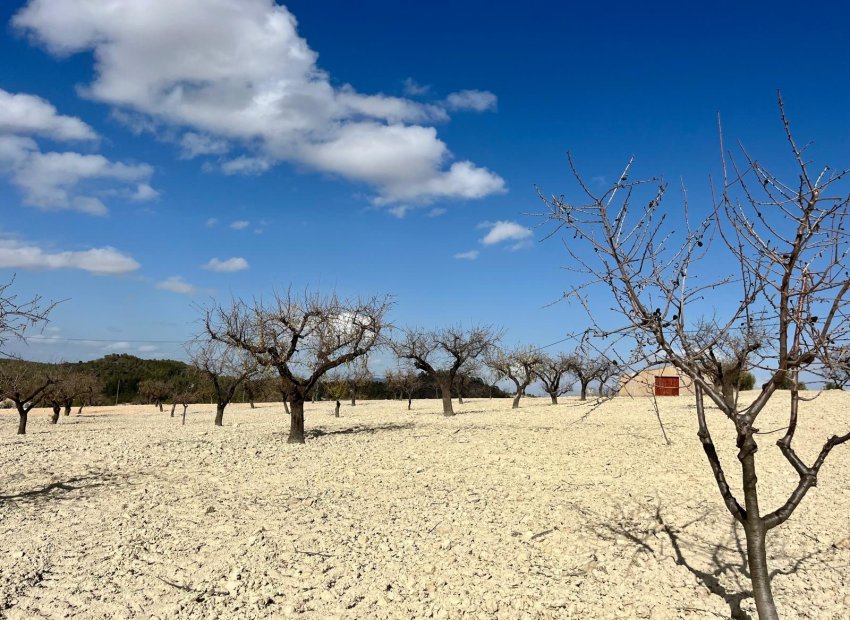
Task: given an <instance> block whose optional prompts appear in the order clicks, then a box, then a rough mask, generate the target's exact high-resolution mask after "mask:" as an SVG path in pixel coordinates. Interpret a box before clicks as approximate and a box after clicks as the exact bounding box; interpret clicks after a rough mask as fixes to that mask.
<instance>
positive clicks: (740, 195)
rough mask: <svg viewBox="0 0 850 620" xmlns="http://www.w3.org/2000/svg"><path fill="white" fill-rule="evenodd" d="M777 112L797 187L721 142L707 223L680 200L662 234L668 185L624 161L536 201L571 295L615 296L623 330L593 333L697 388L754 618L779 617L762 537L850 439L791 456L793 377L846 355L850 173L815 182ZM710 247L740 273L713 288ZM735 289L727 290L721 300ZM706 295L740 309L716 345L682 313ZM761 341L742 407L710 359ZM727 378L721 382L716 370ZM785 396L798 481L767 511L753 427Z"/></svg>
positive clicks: (796, 398) (720, 326)
mask: <svg viewBox="0 0 850 620" xmlns="http://www.w3.org/2000/svg"><path fill="white" fill-rule="evenodd" d="M779 106H780V112H781V117H782V123H783V126H784V128H785V134H786V137H787V141H788V144H789V146H790V151H791V154H792V156H793V160H794V161H795V162H796V166H797V174H796V177H795V178H794V179H793V180H791V181H790V182H783V181H782V180H780V179H779V178H778V177H777V176H775V175H774V174H773V173H771V172H770V171H769V170H767V169H766V168H765V167H764V166H763V165H762V164H761V163H759V162H758V161H757V160H755V159H753V158H752V157H751V156H750V155H749V154H748V153H747V152H746V151H744V152H743V157H742V158H743V163H741V164H739V163H738V162H737V161H736V160H735V158H734V157H733V156H732V155H731V154H727V153H726V152H725V151H724V149H723V146H722V137H721V148H720V152H721V154H722V166H723V170H722V179H723V182H722V187H721V188H719V190H717V191H714V192H713V195H714V196H715V200H714V205H713V209H712V211H711V212H710V213H709V214H708V216H707V217H706V218H705V219H703V220H702V221H699V222H691V220H690V215H689V209H688V205H687V194H685V204H684V209H683V210H682V211H681V212H682V213H683V214H684V217H683V218H680V219H679V221H681V219H683V220H684V225H683V226H682V227H680V228H679V230H678V231H676V232H673V231H666V230H663V229H662V227H663V225H664V224H663V223H664V217H663V215H661V203H662V199H663V197H664V195H665V192H666V185H665V184H664V182H663V181H659V180H658V179H651V180H650V181H640V180H632V179H631V178H630V175H631V167H632V162H631V161H630V162H629V163H628V165H627V166H626V168H625V170H624V171H623V173H622V174H620V175H619V177H618V178H617V181H616V182H615V183H614V184H613V186H611V187H610V188H609V189H608V190H607V191H605V192H602V193H595V192H593V191H591V190H590V188H589V187H588V186H587V185H586V184H585V183H583V181H582V180H581V177H580V175H579V174H578V173H577V172H576V168H575V166H574V165H573V162H572V159H570V164H571V166H572V169H573V172H574V175H575V177H576V179H577V181H578V183H579V186H580V188H581V190H582V191H583V192H584V195H585V197H586V198H585V199H584V200H583V201H582V202H579V203H573V202H571V201H568V200H566V199H565V198H563V197H557V196H555V197H552V198H546V197H544V196H543V195H542V194H541V198H543V200H544V201H545V203H546V205H547V206H548V210H549V215H550V217H551V219H552V220H553V221H554V222H555V223H556V225H557V226H558V227H559V228H562V229H564V230H566V231H567V232H568V233H569V234H570V235H571V236H573V237H574V238H575V239H577V240H578V243H576V241H573V242H572V243H570V244H569V245H568V251H569V252H571V253H572V254H574V255H575V258H576V260H577V261H578V264H580V265H582V266H583V268H584V269H586V271H587V274H588V276H589V278H588V280H587V281H586V282H584V283H582V284H580V285H578V287H576V288H575V289H573V290H572V291H571V292H570V293H569V295H570V296H571V297H573V298H579V299H581V300H582V301H583V303H587V299H588V295H585V294H584V293H586V292H587V289H588V287H594V286H596V285H601V286H603V287H604V289H605V290H606V291H608V293H609V294H611V295H613V297H614V302H615V303H614V305H615V307H616V308H618V309H619V311H620V315H621V316H622V318H623V319H624V324H622V325H619V326H617V325H611V326H608V325H602V324H600V323H597V322H594V327H593V331H594V333H596V334H598V335H601V336H607V337H612V338H613V337H617V338H622V337H629V338H630V339H632V340H633V342H634V343H635V356H634V357H635V359H643V360H644V361H646V360H649V359H653V358H654V359H658V358H659V357H661V358H663V359H665V360H667V361H668V363H670V364H672V365H673V366H675V367H676V368H677V369H679V371H680V372H682V373H683V374H685V375H687V376H688V377H689V378H690V379H691V380H692V381H693V384H694V390H695V404H696V418H697V427H698V433H697V435H698V437H699V439H700V441H701V442H702V445H703V450H704V452H705V455H706V458H707V460H708V463H709V465H710V467H711V471H712V473H713V474H714V478H715V482H716V484H717V487H718V490H719V491H720V495H721V497H722V499H723V503H724V504H725V505H726V508H727V509H728V510H729V512H730V514H731V515H732V516H733V517H734V519H735V520H736V521H737V522H738V523H740V524H741V526H742V527H743V530H744V533H745V537H746V548H747V549H746V550H747V565H748V568H749V574H750V578H751V581H752V585H753V595H754V599H755V604H756V608H757V609H758V614H759V618H760V619H761V620H776V619H778V617H779V615H778V612H777V609H776V604H775V602H774V599H773V593H772V590H771V573H770V570H769V567H768V558H767V543H766V538H767V534H768V532H769V531H770V530H772V529H774V528H776V527H778V526H780V525H781V524H783V523H784V522H785V521H787V520H788V518H789V517H790V516H791V515H792V514H793V512H794V511H795V510H796V509H797V507H798V506H799V505H800V503H801V502H802V500H803V498H804V497H805V496H806V494H807V493H808V492H809V491H810V490H811V489H812V488H813V487H814V486H815V485H816V483H817V479H818V474H819V472H820V470H821V467H822V466H823V464H824V463H825V462H826V460H827V458H828V457H829V455H830V453H831V452H832V450H833V449H834V448H835V447H836V446H839V445H841V444H844V443H846V442H848V441H850V432H845V434H843V435H837V434H836V435H832V436H831V437H829V438H827V439H826V440H825V442H824V443H823V446H822V448H821V450H820V452H819V454H818V455H817V457H816V458H815V459H814V461H812V462H811V463H807V462H805V461H804V460H803V458H802V457H801V456H800V455H798V454H797V452H796V450H795V449H794V447H793V445H792V443H793V440H794V435H795V433H796V431H797V420H798V415H799V410H800V403H801V397H800V394H799V387H800V386H799V378H800V373H801V372H803V371H805V372H810V373H818V372H820V373H823V372H824V371H826V372H827V373H828V371H829V370H830V369H833V368H835V367H836V366H837V365H838V364H840V362H839V360H840V356H841V352H842V351H846V350H847V347H848V344H850V343H848V340H850V315H848V314H847V312H846V306H847V301H846V296H847V294H848V292H850V274H848V271H847V266H846V264H845V263H846V259H847V257H848V256H849V255H850V238H848V234H847V227H848V224H850V222H848V220H850V217H848V215H850V214H848V204H850V197H848V195H847V193H846V192H845V193H844V195H841V193H840V190H839V183H840V182H841V181H842V180H843V179H845V177H846V176H847V175H848V174H850V170H843V171H840V170H839V171H836V170H833V169H832V168H830V167H824V168H822V169H821V170H819V171H818V172H815V173H812V172H810V167H811V164H810V163H809V162H808V161H807V157H808V156H807V155H804V150H803V149H800V148H799V147H798V146H797V143H796V142H795V140H794V138H793V136H792V133H791V131H790V125H789V122H788V119H787V118H786V116H785V112H784V109H783V107H782V101H781V99H780V102H779ZM648 184H651V185H648ZM645 187H649V188H651V190H650V193H649V195H648V196H646V198H647V200H646V202H644V203H642V204H640V205H639V206H638V208H637V209H635V208H634V203H635V201H637V200H638V199H639V198H640V197H641V196H642V191H643V189H644V188H645ZM715 240H717V241H718V243H719V246H720V247H719V251H723V252H725V253H727V255H728V259H727V260H730V261H731V263H732V264H734V265H735V268H736V270H738V271H737V273H735V275H734V276H729V277H725V278H721V279H719V280H714V281H711V280H707V281H701V280H696V279H695V269H696V267H697V266H698V264H699V261H700V260H701V259H703V258H706V257H711V259H712V260H715V253H714V252H713V251H712V248H713V246H714V243H712V242H713V241H715ZM588 250H590V251H588ZM579 253H580V255H579ZM733 285H734V286H735V287H736V290H735V292H734V293H729V294H726V295H724V294H723V292H724V291H725V290H726V289H727V287H729V286H733ZM709 292H710V293H711V296H712V299H722V298H726V299H730V300H735V302H734V303H733V304H732V305H731V307H730V308H728V309H724V310H728V312H725V314H724V316H723V318H722V320H712V322H711V323H712V325H714V326H715V328H714V329H713V330H712V335H711V337H710V338H709V339H708V340H707V341H704V342H696V343H695V342H694V341H693V338H691V333H692V332H693V330H694V329H695V327H697V326H698V324H699V320H700V319H699V317H698V316H697V317H689V311H691V310H693V308H694V307H695V306H696V307H697V308H700V306H701V307H704V306H705V304H706V295H707V294H708V293H709ZM586 307H587V308H588V314H589V316H590V319H591V321H594V315H593V314H592V312H591V311H590V308H589V306H586ZM714 310H715V311H718V308H714ZM699 311H700V310H699V309H698V310H697V312H699ZM762 333H763V334H766V337H765V339H764V344H765V346H766V348H767V349H768V352H769V355H766V356H764V357H763V358H762V359H761V360H760V366H759V367H760V369H761V370H762V371H764V372H766V373H767V375H768V378H767V380H766V382H765V383H764V384H763V385H762V388H761V391H760V392H759V393H758V394H756V395H755V397H754V398H753V399H752V401H751V402H748V403H747V404H745V405H741V404H739V403H738V400H737V398H734V397H733V398H730V393H729V391H728V390H727V391H726V393H724V389H723V386H724V385H726V384H727V382H726V381H721V382H720V386H719V387H718V383H717V376H716V374H714V375H713V374H712V372H710V370H709V369H708V368H707V367H706V364H705V360H706V356H709V357H710V356H711V352H710V350H711V349H714V348H718V347H720V346H722V342H723V340H724V339H725V338H728V337H730V336H732V335H736V336H740V337H742V339H743V342H745V343H746V342H752V341H755V340H758V339H759V336H758V335H760V334H762ZM746 348H747V347H745V349H746ZM721 366H722V362H721ZM721 371H722V372H723V373H724V374H725V372H726V371H725V369H723V368H722V367H721ZM714 372H715V373H716V368H715V371H714ZM733 385H734V384H733ZM783 385H788V386H789V388H790V389H789V391H788V392H787V396H786V397H785V398H787V399H788V418H787V420H788V424H787V426H786V427H785V433H784V435H783V436H782V437H780V438H779V440H778V441H777V442H776V445H777V447H778V448H779V451H780V452H781V454H782V456H783V457H784V458H785V459H786V460H787V462H788V464H789V466H790V467H791V468H792V469H793V470H794V471H795V472H796V473H797V475H798V477H799V481H798V483H797V485H796V488H795V489H794V490H793V491H792V492H791V493H790V495H788V496H787V499H786V500H785V502H784V503H783V504H782V505H780V506H779V507H777V508H776V509H775V510H772V511H770V512H766V513H765V512H763V511H762V506H761V505H760V502H759V499H760V498H759V487H758V482H759V480H758V475H757V463H756V454H757V451H758V443H757V441H758V438H759V436H758V432H759V424H758V419H759V416H760V414H761V413H762V412H763V411H764V409H765V406H766V405H767V404H768V402H769V401H770V400H771V399H772V398H773V397H774V396H775V395H777V393H778V390H780V389H781V387H782V386H783ZM706 396H707V397H708V399H709V400H710V401H711V402H712V403H714V405H715V406H716V408H717V411H718V412H719V413H720V414H721V415H723V416H724V417H725V418H726V419H727V420H728V421H729V423H730V424H731V425H732V427H733V428H734V431H735V435H736V447H737V449H738V450H737V458H738V463H739V466H740V474H741V487H742V489H743V500H744V501H743V503H741V502H740V501H739V500H738V498H737V497H736V496H735V494H734V492H733V491H732V489H731V488H730V486H729V484H728V483H727V481H726V474H725V471H724V466H723V463H722V462H721V460H720V458H719V456H718V453H717V450H716V448H715V445H714V441H713V439H712V435H711V432H710V430H709V427H708V424H707V422H706V413H707V410H706V407H705V403H704V399H705V397H706Z"/></svg>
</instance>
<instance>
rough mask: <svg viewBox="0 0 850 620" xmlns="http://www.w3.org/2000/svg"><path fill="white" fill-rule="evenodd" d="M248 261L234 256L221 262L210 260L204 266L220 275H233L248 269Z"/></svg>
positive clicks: (214, 259) (215, 259)
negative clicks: (235, 272)
mask: <svg viewBox="0 0 850 620" xmlns="http://www.w3.org/2000/svg"><path fill="white" fill-rule="evenodd" d="M248 267H249V265H248V261H246V260H245V259H244V258H242V257H241V256H234V257H233V258H228V259H227V260H219V259H218V258H212V259H210V262H208V263H207V264H206V265H204V269H208V270H209V271H217V272H219V273H232V272H234V271H242V270H243V269H248Z"/></svg>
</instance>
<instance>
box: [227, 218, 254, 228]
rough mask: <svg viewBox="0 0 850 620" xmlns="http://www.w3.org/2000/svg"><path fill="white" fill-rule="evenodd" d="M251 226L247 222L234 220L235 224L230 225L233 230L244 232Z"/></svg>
mask: <svg viewBox="0 0 850 620" xmlns="http://www.w3.org/2000/svg"><path fill="white" fill-rule="evenodd" d="M250 225H251V222H249V221H248V220H236V221H235V222H231V223H230V227H231V228H232V229H233V230H245V229H246V228H248V227H249V226H250Z"/></svg>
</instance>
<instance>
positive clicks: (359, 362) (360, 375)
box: [344, 355, 372, 407]
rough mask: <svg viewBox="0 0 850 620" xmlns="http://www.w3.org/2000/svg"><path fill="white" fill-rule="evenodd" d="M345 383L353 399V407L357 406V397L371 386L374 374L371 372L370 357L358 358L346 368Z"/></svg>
mask: <svg viewBox="0 0 850 620" xmlns="http://www.w3.org/2000/svg"><path fill="white" fill-rule="evenodd" d="M345 368H346V370H345V373H344V375H345V382H346V383H347V384H348V396H349V398H350V399H351V406H352V407H355V406H357V396H358V394H360V393H362V392H363V390H364V389H365V388H366V387H367V386H369V385H371V383H372V373H371V371H370V370H369V360H368V356H366V355H364V356H363V357H360V358H357V359H356V360H354V361H353V362H350V363H348V364H346V366H345Z"/></svg>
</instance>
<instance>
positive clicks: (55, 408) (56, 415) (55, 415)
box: [50, 403, 62, 424]
mask: <svg viewBox="0 0 850 620" xmlns="http://www.w3.org/2000/svg"><path fill="white" fill-rule="evenodd" d="M52 407H53V415H52V416H50V423H51V424H56V423H57V422H58V421H59V413H60V412H61V411H62V405H60V404H59V403H53V405H52Z"/></svg>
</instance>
